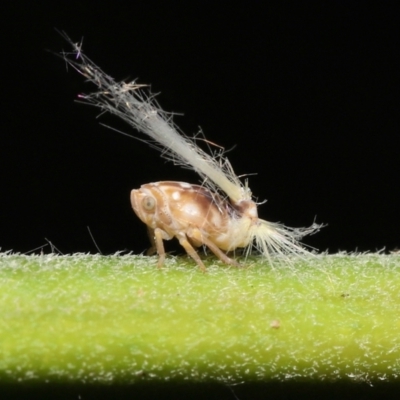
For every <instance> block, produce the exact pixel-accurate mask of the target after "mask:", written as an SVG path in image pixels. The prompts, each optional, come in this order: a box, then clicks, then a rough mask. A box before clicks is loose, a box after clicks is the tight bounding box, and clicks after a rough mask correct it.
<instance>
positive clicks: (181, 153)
mask: <svg viewBox="0 0 400 400" xmlns="http://www.w3.org/2000/svg"><path fill="white" fill-rule="evenodd" d="M62 35H63V36H64V37H65V39H66V40H67V41H68V42H69V43H70V44H71V46H72V47H73V53H72V54H71V53H65V52H63V53H62V56H63V58H64V59H65V61H66V62H67V63H68V64H69V65H71V66H72V67H73V68H75V69H76V70H77V71H78V72H79V73H81V74H82V75H83V76H85V77H86V78H87V79H88V80H89V81H90V82H92V83H94V84H95V85H96V86H97V87H98V88H99V91H97V92H95V93H92V94H89V95H81V96H80V98H81V99H83V100H84V101H85V102H87V103H89V104H92V105H94V106H96V107H99V108H100V109H102V110H104V111H108V112H110V113H111V114H115V115H117V116H119V117H120V118H122V119H123V120H124V121H126V122H127V123H128V124H130V125H131V126H132V127H134V128H135V129H137V130H138V131H140V132H142V133H145V134H146V135H148V136H149V137H150V138H151V139H153V140H154V142H155V147H157V148H159V149H160V151H162V152H163V154H164V155H165V156H166V157H167V158H170V159H173V160H174V161H175V162H178V163H180V164H182V165H184V166H187V167H189V168H191V169H193V170H194V171H196V172H197V173H198V174H199V175H200V176H202V177H203V178H204V180H205V184H206V185H208V186H210V188H211V189H212V190H216V189H219V190H221V191H222V192H224V193H225V194H226V195H227V196H228V197H229V199H231V201H232V202H233V203H239V202H240V201H242V200H250V199H251V193H250V191H249V190H248V188H247V186H245V185H243V184H242V183H241V182H240V180H239V178H238V177H237V176H236V175H235V173H234V172H233V169H232V166H231V164H230V163H229V161H228V160H227V159H226V158H224V157H223V156H222V154H221V153H220V154H214V155H209V154H207V153H206V152H204V151H203V150H201V149H200V148H199V147H198V146H197V145H196V143H195V141H194V140H192V139H189V138H188V137H186V136H184V135H183V134H182V133H179V129H178V128H177V127H176V126H175V124H174V123H173V121H172V116H171V114H169V113H166V112H165V111H163V110H162V109H161V108H160V107H159V106H158V104H157V102H156V101H155V99H154V95H152V94H151V93H149V92H145V91H144V90H143V89H142V88H143V86H145V85H138V84H136V82H131V83H125V82H116V81H115V80H114V79H113V78H111V77H110V76H108V75H107V74H105V73H104V72H103V71H102V70H101V69H100V68H99V67H97V66H96V65H95V64H94V63H93V62H92V61H91V60H90V59H89V58H88V57H86V56H85V55H84V54H83V53H82V50H81V46H80V44H75V43H73V42H72V41H71V40H70V39H69V37H68V36H67V35H66V34H65V33H63V34H62ZM72 56H73V57H74V59H72Z"/></svg>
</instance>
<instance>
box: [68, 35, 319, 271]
mask: <svg viewBox="0 0 400 400" xmlns="http://www.w3.org/2000/svg"><path fill="white" fill-rule="evenodd" d="M64 37H65V38H66V39H67V40H68V41H69V43H70V44H71V45H72V47H73V53H72V55H73V56H74V58H72V57H70V55H71V53H62V56H63V58H64V59H65V60H66V62H67V63H68V64H69V65H71V66H72V67H73V68H75V69H76V70H77V71H78V72H79V73H81V74H82V75H83V76H84V77H85V78H87V79H88V80H89V81H90V82H92V83H94V84H95V85H96V86H97V88H98V91H97V92H94V93H92V94H89V95H80V96H79V98H80V99H81V100H82V101H83V102H86V103H89V104H91V105H94V106H96V107H99V108H100V109H101V110H103V111H107V112H109V113H111V114H115V115H117V116H119V117H120V118H122V119H123V120H124V121H126V122H127V123H128V124H129V125H131V126H132V127H133V128H135V129H136V130H138V131H139V132H142V133H144V134H145V135H147V136H148V137H149V139H147V142H148V143H149V144H150V145H152V146H154V147H157V148H158V149H159V150H160V151H162V153H163V156H164V157H166V158H167V159H171V160H173V161H174V162H175V163H178V164H181V165H183V166H185V167H189V168H191V169H193V170H194V171H196V172H197V173H198V174H199V175H200V176H201V177H202V178H203V184H202V185H201V186H199V185H190V184H188V183H182V182H169V181H166V182H157V183H149V184H145V185H142V186H141V188H140V189H135V190H132V193H131V203H132V207H133V210H134V211H135V213H136V215H137V216H138V217H139V218H140V219H141V220H142V221H143V222H144V223H145V224H146V225H147V227H148V231H149V236H150V239H151V242H152V248H151V249H150V252H155V251H157V252H158V254H159V261H158V266H159V267H161V266H162V264H163V262H164V259H165V251H164V245H163V240H168V239H171V238H173V237H176V238H177V239H178V240H179V242H180V244H181V245H182V246H183V247H184V249H185V250H186V252H187V253H188V254H189V255H190V256H191V257H192V258H193V259H194V260H195V261H196V262H197V264H198V265H199V267H200V268H201V269H202V270H205V266H204V264H203V262H202V261H201V259H200V257H199V255H198V254H197V252H196V250H195V249H194V247H199V246H201V245H205V246H207V247H208V248H209V249H210V250H211V251H212V252H213V253H214V254H215V255H216V256H217V257H218V258H219V259H220V260H222V261H223V262H224V263H226V264H231V265H238V263H237V262H236V261H235V260H233V259H232V258H230V257H228V256H227V255H226V254H225V252H229V251H232V250H235V249H237V248H247V252H249V251H250V250H251V249H252V247H255V248H256V249H257V250H258V252H260V253H261V254H262V255H263V256H264V257H266V258H267V259H269V260H271V255H273V254H276V255H281V256H282V255H283V256H284V258H285V259H286V260H288V258H289V256H290V255H294V256H299V255H300V256H302V255H306V254H309V253H308V251H307V250H306V249H304V248H303V247H302V246H301V244H300V243H299V239H301V238H302V237H303V236H305V235H307V234H310V233H314V232H316V231H318V230H319V228H320V227H321V226H320V225H317V224H315V223H314V224H313V225H312V226H310V227H308V228H289V227H286V226H284V225H282V224H277V223H273V222H268V221H265V220H263V219H260V218H258V212H257V204H256V203H255V202H254V201H253V199H252V194H251V191H250V189H249V187H248V186H247V182H245V184H243V183H242V182H241V181H240V179H239V178H238V177H237V176H236V175H235V173H234V171H233V168H232V166H231V164H230V163H229V161H228V159H227V158H226V157H224V155H223V154H222V153H217V154H208V153H206V152H204V151H203V150H201V149H200V148H199V147H198V146H197V144H196V141H195V140H194V139H191V138H189V137H187V136H185V135H183V134H182V133H180V132H179V129H178V128H177V127H176V126H175V124H174V123H173V121H172V119H171V115H170V114H168V113H166V112H165V111H163V110H162V109H161V108H160V107H159V106H158V104H157V103H156V101H155V100H154V96H153V95H152V94H151V93H148V92H146V91H145V90H144V89H143V86H144V85H138V84H136V82H131V83H125V82H121V83H119V82H116V81H114V79H112V78H111V77H110V76H108V75H106V74H105V73H104V72H103V71H102V70H101V69H100V68H99V67H97V66H96V65H95V64H94V63H93V62H92V61H91V60H90V59H89V58H87V57H86V56H85V55H84V54H83V53H82V49H81V45H80V44H74V43H72V42H71V40H70V39H69V38H68V37H67V36H66V35H65V34H64Z"/></svg>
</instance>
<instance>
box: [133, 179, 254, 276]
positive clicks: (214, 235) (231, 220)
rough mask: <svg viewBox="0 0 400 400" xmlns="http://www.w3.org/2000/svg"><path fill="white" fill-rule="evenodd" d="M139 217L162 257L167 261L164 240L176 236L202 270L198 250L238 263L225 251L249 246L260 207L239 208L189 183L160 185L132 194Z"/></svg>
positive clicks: (154, 248) (203, 268)
mask: <svg viewBox="0 0 400 400" xmlns="http://www.w3.org/2000/svg"><path fill="white" fill-rule="evenodd" d="M131 203H132V207H133V210H134V211H135V213H136V215H137V216H138V217H139V218H140V219H141V220H142V221H143V222H144V223H145V224H146V225H147V226H148V229H149V237H150V239H151V241H152V244H153V247H152V249H151V250H150V253H151V252H154V251H157V252H158V254H159V256H160V258H159V262H158V265H159V267H161V266H162V264H163V262H164V258H165V251H164V246H163V240H169V239H172V238H173V237H176V238H177V239H178V240H179V242H180V244H181V245H182V246H183V247H184V248H185V250H186V251H187V253H188V254H189V255H190V256H191V257H192V258H193V259H194V260H195V261H196V262H197V264H198V265H199V266H200V268H201V269H202V270H205V267H204V264H203V262H202V261H201V259H200V257H199V256H198V254H197V252H196V251H195V250H194V248H193V246H194V247H199V246H201V245H206V246H207V247H208V248H209V249H210V250H211V251H212V252H213V253H214V254H215V255H216V256H217V257H218V258H219V259H220V260H222V261H223V262H225V263H226V264H231V265H236V266H238V263H237V262H236V261H235V260H233V259H232V258H230V257H228V256H227V255H226V254H225V253H224V252H223V251H221V250H224V251H231V250H234V249H236V248H238V247H246V246H248V245H249V241H250V240H251V238H250V237H249V235H248V232H249V229H250V226H251V225H252V224H257V221H258V218H257V215H254V212H256V208H255V205H254V203H253V204H251V203H252V202H250V203H249V207H247V208H248V209H247V210H243V209H237V208H235V207H234V206H233V205H232V204H231V203H230V202H229V201H225V200H223V199H222V198H221V197H220V196H219V195H218V194H216V193H212V192H211V191H210V190H209V189H207V188H205V187H203V186H199V185H190V184H188V183H185V182H168V181H167V182H157V183H148V184H146V185H142V187H141V188H140V189H134V190H132V192H131Z"/></svg>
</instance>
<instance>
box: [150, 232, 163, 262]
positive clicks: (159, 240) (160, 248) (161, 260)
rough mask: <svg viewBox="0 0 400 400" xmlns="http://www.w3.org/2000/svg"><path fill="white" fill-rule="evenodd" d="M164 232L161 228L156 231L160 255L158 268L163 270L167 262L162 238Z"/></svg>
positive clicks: (156, 242)
mask: <svg viewBox="0 0 400 400" xmlns="http://www.w3.org/2000/svg"><path fill="white" fill-rule="evenodd" d="M162 233H163V231H162V230H161V229H160V228H156V229H154V239H153V240H154V241H155V244H156V247H157V253H158V263H157V266H158V268H161V267H162V266H163V265H164V261H165V249H164V243H163V237H162Z"/></svg>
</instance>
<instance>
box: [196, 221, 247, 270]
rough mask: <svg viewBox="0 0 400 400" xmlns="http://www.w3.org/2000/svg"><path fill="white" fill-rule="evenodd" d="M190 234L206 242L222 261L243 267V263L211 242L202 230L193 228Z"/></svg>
mask: <svg viewBox="0 0 400 400" xmlns="http://www.w3.org/2000/svg"><path fill="white" fill-rule="evenodd" d="M188 236H189V237H190V238H193V239H195V240H197V241H199V242H201V243H203V244H205V245H206V246H207V247H208V248H209V249H210V250H211V251H212V252H213V253H214V254H215V255H216V256H217V257H218V258H219V259H220V260H221V261H222V262H224V263H225V264H229V265H233V266H235V267H241V265H240V264H239V263H238V262H237V261H235V260H233V259H232V258H230V257H228V256H227V255H226V254H225V253H224V252H223V251H222V250H221V249H220V248H219V247H218V246H216V245H215V244H214V243H213V242H211V241H210V240H209V239H208V238H207V237H205V236H204V235H203V234H202V233H201V230H200V229H198V228H192V229H190V231H189V232H188Z"/></svg>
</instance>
